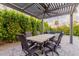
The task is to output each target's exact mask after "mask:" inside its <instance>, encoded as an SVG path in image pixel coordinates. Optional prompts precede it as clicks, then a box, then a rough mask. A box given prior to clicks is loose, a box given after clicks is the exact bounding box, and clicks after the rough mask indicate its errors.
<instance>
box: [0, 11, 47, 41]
mask: <svg viewBox="0 0 79 59" xmlns="http://www.w3.org/2000/svg"><path fill="white" fill-rule="evenodd" d="M47 28H48V24H47V23H45V31H47ZM27 31H31V32H32V35H36V34H37V31H39V32H40V33H41V32H42V30H41V20H38V19H36V18H34V17H31V16H27V15H25V14H23V13H21V12H17V11H15V10H0V40H2V41H8V42H13V41H16V35H17V34H20V33H22V32H27Z"/></svg>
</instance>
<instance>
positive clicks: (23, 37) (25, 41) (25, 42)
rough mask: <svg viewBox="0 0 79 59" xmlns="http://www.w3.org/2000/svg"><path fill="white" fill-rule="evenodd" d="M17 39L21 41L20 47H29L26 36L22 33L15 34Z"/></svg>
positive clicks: (25, 48)
mask: <svg viewBox="0 0 79 59" xmlns="http://www.w3.org/2000/svg"><path fill="white" fill-rule="evenodd" d="M17 39H18V40H20V41H21V46H22V49H24V50H27V49H28V48H29V46H28V43H27V40H26V37H25V36H24V35H23V34H21V35H17Z"/></svg>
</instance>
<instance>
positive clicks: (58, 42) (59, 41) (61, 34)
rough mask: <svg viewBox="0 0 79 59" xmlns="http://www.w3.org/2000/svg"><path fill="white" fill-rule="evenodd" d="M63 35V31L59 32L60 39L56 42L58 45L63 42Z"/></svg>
mask: <svg viewBox="0 0 79 59" xmlns="http://www.w3.org/2000/svg"><path fill="white" fill-rule="evenodd" d="M63 35H64V33H63V32H61V33H60V34H59V37H58V40H57V42H56V44H57V45H59V44H60V43H61V39H62V37H63Z"/></svg>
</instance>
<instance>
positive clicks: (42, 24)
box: [42, 19, 44, 34]
mask: <svg viewBox="0 0 79 59" xmlns="http://www.w3.org/2000/svg"><path fill="white" fill-rule="evenodd" d="M43 33H44V19H42V34H43Z"/></svg>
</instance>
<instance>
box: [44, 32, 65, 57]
mask: <svg viewBox="0 0 79 59" xmlns="http://www.w3.org/2000/svg"><path fill="white" fill-rule="evenodd" d="M63 34H64V33H63V32H61V33H60V35H59V37H58V40H57V41H53V39H54V38H55V37H52V38H50V39H49V41H48V42H46V43H45V45H44V47H48V48H50V50H47V51H46V52H45V53H46V55H47V54H48V53H49V52H51V51H52V54H53V52H54V53H56V54H57V55H58V56H59V53H58V52H57V47H58V46H59V44H60V43H61V39H62V36H63Z"/></svg>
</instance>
